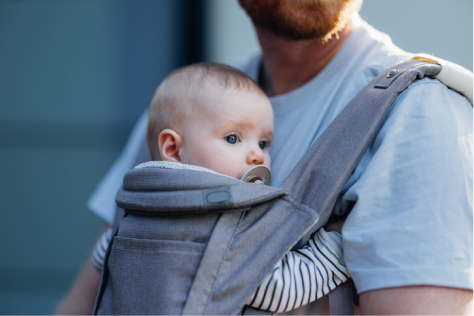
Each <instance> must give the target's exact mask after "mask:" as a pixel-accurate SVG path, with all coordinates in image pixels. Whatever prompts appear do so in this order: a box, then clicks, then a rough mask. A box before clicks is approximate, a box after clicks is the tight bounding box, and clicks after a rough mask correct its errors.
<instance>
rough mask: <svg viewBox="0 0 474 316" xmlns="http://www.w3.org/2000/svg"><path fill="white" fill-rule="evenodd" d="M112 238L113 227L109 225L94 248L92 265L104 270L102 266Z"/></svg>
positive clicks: (98, 269) (100, 270)
mask: <svg viewBox="0 0 474 316" xmlns="http://www.w3.org/2000/svg"><path fill="white" fill-rule="evenodd" d="M111 240H112V228H111V227H109V228H108V229H107V230H106V231H105V232H104V233H103V234H102V236H100V238H99V240H97V243H96V244H95V247H94V250H93V251H92V256H91V260H92V265H93V266H94V268H95V269H96V270H97V271H99V272H102V267H103V265H104V260H105V253H106V252H107V248H108V247H109V244H110V241H111Z"/></svg>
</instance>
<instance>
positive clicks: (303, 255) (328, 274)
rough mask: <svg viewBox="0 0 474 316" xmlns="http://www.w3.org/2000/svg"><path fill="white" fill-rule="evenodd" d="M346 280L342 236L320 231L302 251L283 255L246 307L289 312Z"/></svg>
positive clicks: (322, 229) (346, 272) (347, 273)
mask: <svg viewBox="0 0 474 316" xmlns="http://www.w3.org/2000/svg"><path fill="white" fill-rule="evenodd" d="M349 278H350V274H349V272H348V271H347V268H346V264H345V262H344V259H343V251H342V237H341V234H339V233H338V232H334V231H331V232H326V231H325V230H324V228H321V229H320V230H318V231H317V232H316V233H315V234H314V236H313V237H312V238H311V239H310V240H309V242H308V244H307V245H306V246H304V247H303V248H302V249H298V250H295V251H290V252H287V253H286V254H285V256H284V257H283V258H282V259H281V260H280V261H279V262H278V263H277V264H276V265H275V266H274V268H273V271H272V272H270V273H269V274H268V275H267V276H265V278H264V279H263V281H262V283H260V285H259V286H258V288H257V289H256V290H255V291H254V292H253V293H252V295H251V296H250V298H249V299H248V300H247V305H250V306H252V307H253V308H257V309H262V310H267V311H271V312H277V313H282V312H286V311H290V310H293V309H295V308H298V307H300V306H302V305H305V304H308V303H310V302H313V301H315V300H316V299H318V298H320V297H322V296H324V295H326V294H328V293H329V292H330V291H332V290H334V289H335V288H336V287H337V286H338V285H339V284H341V283H344V282H346V281H347V280H348V279H349Z"/></svg>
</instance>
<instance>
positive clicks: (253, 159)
mask: <svg viewBox="0 0 474 316" xmlns="http://www.w3.org/2000/svg"><path fill="white" fill-rule="evenodd" d="M264 162H265V155H264V154H263V151H262V150H261V149H260V148H259V149H258V150H251V151H250V152H249V153H248V154H247V164H249V165H263V163H264Z"/></svg>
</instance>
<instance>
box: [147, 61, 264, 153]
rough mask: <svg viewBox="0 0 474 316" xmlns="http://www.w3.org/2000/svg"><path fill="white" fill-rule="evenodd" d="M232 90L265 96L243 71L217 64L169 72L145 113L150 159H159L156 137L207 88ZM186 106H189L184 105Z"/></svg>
mask: <svg viewBox="0 0 474 316" xmlns="http://www.w3.org/2000/svg"><path fill="white" fill-rule="evenodd" d="M213 88H214V89H234V90H236V91H247V92H252V93H258V94H261V95H263V96H265V93H264V92H263V90H262V89H261V88H260V87H259V86H258V84H257V83H256V82H255V81H253V80H252V79H251V78H249V77H248V76H247V75H246V74H245V73H243V72H242V71H240V70H238V69H236V68H234V67H231V66H228V65H224V64H219V63H211V62H203V63H198V64H192V65H189V66H185V67H182V68H179V69H176V70H175V71H173V72H171V73H170V74H169V75H168V76H167V77H166V78H165V80H163V82H162V83H161V84H160V86H159V87H158V89H157V90H156V92H155V95H154V97H153V99H152V101H151V104H150V108H149V112H148V130H147V142H148V148H149V150H150V153H151V158H152V160H159V159H160V153H159V148H158V136H159V134H160V133H161V131H162V130H164V129H166V128H170V129H175V128H176V126H180V124H181V123H182V120H183V117H185V115H186V114H188V115H189V113H186V112H187V110H188V111H189V105H197V104H198V103H199V101H200V99H201V98H200V96H201V95H202V94H203V93H206V92H207V91H209V90H208V89H213ZM186 106H188V108H186Z"/></svg>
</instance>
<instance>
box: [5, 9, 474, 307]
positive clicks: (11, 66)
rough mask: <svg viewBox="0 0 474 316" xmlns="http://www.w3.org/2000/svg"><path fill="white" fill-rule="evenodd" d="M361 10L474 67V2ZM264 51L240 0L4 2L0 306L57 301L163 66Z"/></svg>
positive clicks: (412, 41)
mask: <svg viewBox="0 0 474 316" xmlns="http://www.w3.org/2000/svg"><path fill="white" fill-rule="evenodd" d="M360 14H361V16H362V17H363V18H364V19H365V20H367V21H368V22H369V23H370V24H372V25H373V26H375V27H376V28H378V29H379V30H381V31H384V32H386V33H388V34H389V35H390V36H391V37H392V40H393V42H394V43H395V44H396V45H398V46H399V47H401V48H403V49H405V50H407V51H411V52H426V53H429V54H434V55H435V56H439V57H442V58H445V59H449V60H451V61H454V62H457V63H459V64H461V65H462V66H464V67H466V68H468V69H469V70H471V71H472V68H473V22H472V17H473V3H472V0H397V1H390V0H365V1H364V5H363V7H362V10H361V13H360ZM258 52H259V47H258V43H257V40H256V37H255V33H254V30H253V28H252V26H251V24H250V21H249V20H248V18H247V17H246V15H245V13H244V12H243V11H242V10H241V9H240V7H239V6H238V4H237V2H236V0H141V1H125V0H96V1H87V0H82V1H80V0H74V1H73V0H2V1H0V197H1V198H0V201H1V202H2V207H3V209H2V211H1V212H2V213H1V214H2V220H1V221H0V314H48V313H52V312H53V311H54V309H55V307H56V305H57V304H58V303H59V301H60V300H61V298H62V296H63V295H64V294H65V292H66V291H67V289H68V288H69V286H70V284H71V282H72V281H73V279H74V277H75V275H76V273H77V272H78V270H79V269H80V267H81V266H82V264H83V262H84V260H85V258H86V256H87V255H88V253H89V251H90V248H91V246H92V244H93V242H94V240H95V238H97V234H98V232H99V230H100V229H101V227H102V226H103V222H102V221H101V220H100V219H99V218H97V217H96V216H94V215H93V214H92V213H91V212H90V211H88V210H87V208H86V201H87V199H88V198H89V196H90V195H91V193H92V192H93V190H94V187H95V186H96V184H97V183H98V181H99V180H100V179H101V177H102V176H103V175H104V174H105V172H106V171H107V169H108V168H109V167H110V165H111V164H112V163H113V162H114V160H115V159H116V158H117V156H118V154H119V153H120V150H121V149H122V147H123V145H124V143H125V141H126V139H127V136H128V134H129V132H130V130H131V128H132V127H133V124H134V122H135V121H136V119H137V118H138V116H139V115H140V114H141V113H142V112H143V111H144V110H145V109H146V107H147V106H148V103H149V101H150V99H151V97H152V95H153V93H154V90H155V88H156V87H157V85H158V84H159V83H160V81H161V80H162V79H163V78H164V77H165V76H166V74H167V73H168V72H169V71H171V70H172V69H174V68H176V67H178V66H181V65H185V64H189V63H192V62H198V61H202V60H210V61H219V62H235V61H238V60H244V59H245V58H248V56H250V55H252V54H255V53H258Z"/></svg>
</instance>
